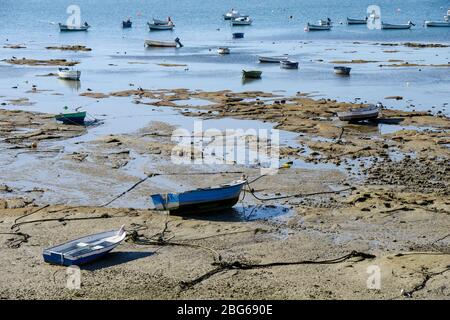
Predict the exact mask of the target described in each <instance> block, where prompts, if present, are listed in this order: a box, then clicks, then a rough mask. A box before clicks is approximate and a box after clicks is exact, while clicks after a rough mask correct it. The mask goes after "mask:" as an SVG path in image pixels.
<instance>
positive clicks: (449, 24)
mask: <svg viewBox="0 0 450 320" xmlns="http://www.w3.org/2000/svg"><path fill="white" fill-rule="evenodd" d="M425 26H426V27H450V21H425Z"/></svg>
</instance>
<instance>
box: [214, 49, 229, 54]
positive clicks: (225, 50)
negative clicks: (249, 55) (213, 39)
mask: <svg viewBox="0 0 450 320" xmlns="http://www.w3.org/2000/svg"><path fill="white" fill-rule="evenodd" d="M217 53H218V54H230V48H226V47H222V48H218V49H217Z"/></svg>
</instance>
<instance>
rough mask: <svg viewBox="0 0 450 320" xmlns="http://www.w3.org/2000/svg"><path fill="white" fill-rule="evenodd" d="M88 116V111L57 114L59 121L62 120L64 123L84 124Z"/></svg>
mask: <svg viewBox="0 0 450 320" xmlns="http://www.w3.org/2000/svg"><path fill="white" fill-rule="evenodd" d="M85 118H86V111H82V112H74V113H60V114H57V115H55V119H56V120H57V121H62V123H64V124H76V125H83V124H84V119H85Z"/></svg>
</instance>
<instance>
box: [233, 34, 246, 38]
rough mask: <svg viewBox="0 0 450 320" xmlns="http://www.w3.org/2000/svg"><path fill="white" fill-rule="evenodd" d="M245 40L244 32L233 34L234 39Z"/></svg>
mask: <svg viewBox="0 0 450 320" xmlns="http://www.w3.org/2000/svg"><path fill="white" fill-rule="evenodd" d="M242 38H244V33H243V32H235V33H233V39H242Z"/></svg>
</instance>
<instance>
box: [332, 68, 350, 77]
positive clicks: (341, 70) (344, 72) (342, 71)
mask: <svg viewBox="0 0 450 320" xmlns="http://www.w3.org/2000/svg"><path fill="white" fill-rule="evenodd" d="M351 70H352V68H349V67H334V73H336V74H338V75H342V76H348V75H350V71H351Z"/></svg>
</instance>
